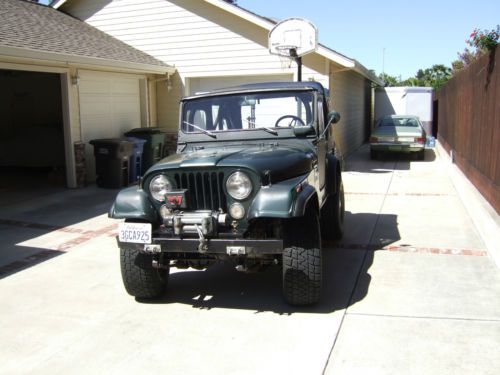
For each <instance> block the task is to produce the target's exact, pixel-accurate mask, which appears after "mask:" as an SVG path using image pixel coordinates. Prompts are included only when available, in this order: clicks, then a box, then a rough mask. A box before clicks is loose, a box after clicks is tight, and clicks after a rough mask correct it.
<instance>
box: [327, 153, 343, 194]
mask: <svg viewBox="0 0 500 375" xmlns="http://www.w3.org/2000/svg"><path fill="white" fill-rule="evenodd" d="M340 172H341V165H340V160H339V159H337V157H336V156H335V155H334V154H328V155H327V157H326V191H327V193H328V194H335V193H336V192H337V190H338V186H339V184H340V178H341V177H340Z"/></svg>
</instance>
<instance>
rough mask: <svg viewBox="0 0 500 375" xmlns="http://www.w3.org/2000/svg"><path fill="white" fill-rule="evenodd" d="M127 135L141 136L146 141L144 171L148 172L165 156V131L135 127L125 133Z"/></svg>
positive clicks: (143, 156) (143, 158)
mask: <svg viewBox="0 0 500 375" xmlns="http://www.w3.org/2000/svg"><path fill="white" fill-rule="evenodd" d="M125 136H127V137H135V138H141V139H144V140H145V141H146V143H145V144H144V149H143V152H142V171H143V173H144V172H146V171H147V170H148V169H149V167H151V166H152V165H153V164H155V163H157V162H158V161H159V160H160V159H162V158H163V156H164V155H163V146H164V144H165V133H163V132H162V131H161V130H160V129H158V128H135V129H132V130H129V131H128V132H126V133H125Z"/></svg>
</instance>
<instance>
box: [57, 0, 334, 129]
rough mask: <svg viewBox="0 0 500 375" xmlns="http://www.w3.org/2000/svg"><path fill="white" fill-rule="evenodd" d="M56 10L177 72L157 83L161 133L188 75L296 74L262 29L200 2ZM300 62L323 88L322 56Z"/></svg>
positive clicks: (104, 1) (172, 122)
mask: <svg viewBox="0 0 500 375" xmlns="http://www.w3.org/2000/svg"><path fill="white" fill-rule="evenodd" d="M61 10H63V11H65V12H68V13H69V14H72V15H74V16H76V17H77V18H79V19H82V20H84V21H86V22H88V23H89V24H91V25H92V26H94V27H96V28H98V29H100V30H102V31H104V32H106V33H108V34H110V35H112V36H114V37H116V38H117V39H120V40H122V41H124V42H125V43H127V44H129V45H131V46H133V47H135V48H137V49H139V50H141V51H143V52H146V53H148V54H150V55H152V56H154V57H156V58H157V59H159V60H162V61H164V62H166V63H168V64H170V65H174V66H175V67H176V68H177V70H178V74H176V75H174V76H173V77H172V78H173V79H172V80H171V84H172V89H171V90H170V91H167V90H166V86H165V83H164V82H161V81H159V82H158V83H157V89H156V94H157V99H158V103H157V121H158V125H159V126H160V127H162V128H163V129H164V130H166V131H170V132H175V131H176V129H177V121H178V103H179V99H180V98H181V97H182V96H183V95H185V94H188V93H189V87H188V86H189V78H191V77H214V76H245V75H248V76H256V75H259V76H263V78H264V79H265V78H266V77H269V79H270V80H272V76H273V75H276V74H284V73H288V74H296V66H295V64H294V63H291V64H285V63H283V64H282V61H281V60H280V58H279V57H277V56H273V55H270V54H269V51H268V48H267V43H268V41H267V38H268V30H265V29H264V28H261V27H258V26H256V25H255V24H253V23H251V22H249V21H246V20H244V19H242V18H239V17H237V16H234V15H232V14H230V13H228V12H226V11H224V10H222V9H219V8H217V7H215V6H213V5H210V4H208V3H206V2H204V1H199V0H169V1H167V0H165V1H158V0H141V1H136V0H121V1H117V0H95V1H68V2H66V4H64V5H63V6H62V8H61ZM303 63H304V66H303V72H302V75H303V80H309V79H314V80H315V81H318V82H321V83H322V84H323V85H325V87H328V86H329V77H328V69H329V66H328V64H327V63H326V60H325V58H324V57H322V56H320V55H317V54H310V55H308V56H305V57H304V58H303ZM289 65H290V67H288V66H289Z"/></svg>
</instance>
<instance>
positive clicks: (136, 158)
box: [127, 137, 147, 184]
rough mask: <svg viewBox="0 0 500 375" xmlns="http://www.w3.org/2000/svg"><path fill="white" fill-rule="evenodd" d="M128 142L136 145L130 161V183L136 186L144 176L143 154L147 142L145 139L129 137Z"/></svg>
mask: <svg viewBox="0 0 500 375" xmlns="http://www.w3.org/2000/svg"><path fill="white" fill-rule="evenodd" d="M127 140H128V141H130V142H132V143H133V145H134V148H133V152H132V156H130V160H129V170H128V172H129V173H128V174H129V175H128V177H129V179H128V182H129V183H131V184H135V183H136V182H137V181H139V177H141V175H142V172H143V170H142V153H143V150H144V144H145V143H146V142H147V141H146V140H145V139H141V138H136V137H127Z"/></svg>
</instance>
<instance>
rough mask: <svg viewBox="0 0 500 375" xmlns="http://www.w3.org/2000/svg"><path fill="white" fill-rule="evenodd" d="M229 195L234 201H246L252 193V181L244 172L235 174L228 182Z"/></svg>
mask: <svg viewBox="0 0 500 375" xmlns="http://www.w3.org/2000/svg"><path fill="white" fill-rule="evenodd" d="M226 189H227V192H228V194H229V195H230V196H231V197H233V198H234V199H239V200H241V199H245V198H247V197H248V196H249V195H250V193H251V192H252V181H250V177H248V176H247V175H246V174H245V173H243V172H234V173H233V174H232V175H231V176H229V178H228V179H227V181H226Z"/></svg>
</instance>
